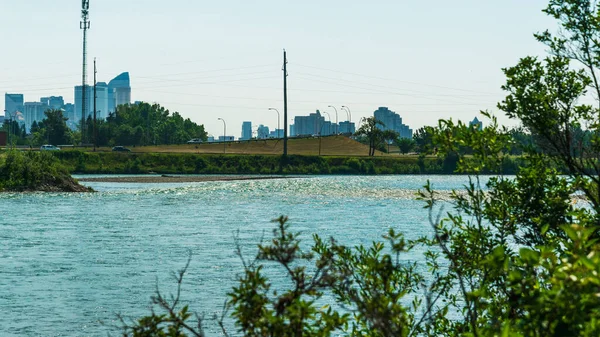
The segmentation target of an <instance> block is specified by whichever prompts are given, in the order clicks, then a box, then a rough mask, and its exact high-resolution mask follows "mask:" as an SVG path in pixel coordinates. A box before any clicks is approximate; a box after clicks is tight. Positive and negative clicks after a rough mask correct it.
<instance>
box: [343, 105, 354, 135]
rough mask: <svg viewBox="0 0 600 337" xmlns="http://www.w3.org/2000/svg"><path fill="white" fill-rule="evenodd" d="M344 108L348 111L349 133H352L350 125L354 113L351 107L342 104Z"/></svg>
mask: <svg viewBox="0 0 600 337" xmlns="http://www.w3.org/2000/svg"><path fill="white" fill-rule="evenodd" d="M342 110H344V111H346V113H347V114H348V133H352V132H351V130H350V126H351V124H352V114H351V113H350V109H349V108H348V107H347V106H345V105H342Z"/></svg>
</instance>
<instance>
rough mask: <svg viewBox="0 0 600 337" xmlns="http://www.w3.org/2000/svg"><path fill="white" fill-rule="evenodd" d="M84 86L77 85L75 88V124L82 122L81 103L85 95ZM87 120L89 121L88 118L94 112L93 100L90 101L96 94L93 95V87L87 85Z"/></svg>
mask: <svg viewBox="0 0 600 337" xmlns="http://www.w3.org/2000/svg"><path fill="white" fill-rule="evenodd" d="M82 88H83V87H82V86H80V85H76V86H75V112H76V113H75V116H74V117H75V119H74V121H75V122H79V121H80V120H81V112H82V111H83V110H82V107H81V102H82V95H83V90H82ZM85 89H86V90H85V97H86V100H85V105H86V107H85V118H86V119H87V116H89V113H90V111H92V110H93V104H94V103H93V101H92V99H90V98H91V97H93V95H94V93H93V87H91V86H89V85H86V86H85Z"/></svg>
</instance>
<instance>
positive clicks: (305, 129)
mask: <svg viewBox="0 0 600 337" xmlns="http://www.w3.org/2000/svg"><path fill="white" fill-rule="evenodd" d="M324 123H325V117H323V116H321V112H320V111H319V110H317V111H316V112H315V113H312V114H310V115H308V116H296V117H294V134H295V135H296V136H312V135H318V134H321V129H324V128H325V127H324ZM330 124H331V123H330Z"/></svg>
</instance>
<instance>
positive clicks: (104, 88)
mask: <svg viewBox="0 0 600 337" xmlns="http://www.w3.org/2000/svg"><path fill="white" fill-rule="evenodd" d="M81 95H82V90H81V86H80V85H78V86H75V111H82V110H81ZM85 97H87V98H86V105H87V106H86V109H85V112H86V115H85V118H86V119H87V118H88V116H91V117H92V118H93V117H94V86H91V85H86V91H85ZM108 112H109V109H108V85H107V84H106V83H104V82H98V83H96V118H103V119H104V118H106V117H108ZM73 117H75V121H78V120H80V119H81V117H80V116H79V115H78V114H75V116H73Z"/></svg>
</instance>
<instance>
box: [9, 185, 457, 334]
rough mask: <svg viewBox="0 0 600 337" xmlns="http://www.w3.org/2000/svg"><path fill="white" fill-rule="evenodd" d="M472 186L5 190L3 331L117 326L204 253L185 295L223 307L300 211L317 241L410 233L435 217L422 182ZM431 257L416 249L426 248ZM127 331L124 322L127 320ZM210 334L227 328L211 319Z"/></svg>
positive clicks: (298, 221) (204, 309) (200, 304)
mask: <svg viewBox="0 0 600 337" xmlns="http://www.w3.org/2000/svg"><path fill="white" fill-rule="evenodd" d="M427 179H429V180H431V182H432V185H433V186H434V188H436V189H437V190H450V189H452V188H461V186H462V184H464V182H465V180H466V178H465V177H464V176H374V177H364V176H360V177H359V176H326V177H302V178H291V179H275V180H247V181H228V182H203V183H182V184H135V183H99V182H94V183H92V182H90V183H86V185H88V186H91V187H93V188H94V189H95V190H96V191H98V192H97V193H88V194H63V193H28V194H0V209H1V213H0V247H1V250H0V336H106V335H107V333H108V332H112V335H118V331H116V330H115V329H113V328H111V326H112V325H115V324H118V323H119V322H118V321H117V319H116V317H117V314H121V315H123V316H125V317H131V318H135V317H140V316H142V315H145V314H148V313H149V308H150V296H151V295H152V294H153V293H154V291H155V290H156V288H157V286H158V287H159V288H160V289H161V291H162V292H163V293H166V294H169V293H173V292H174V291H175V289H176V288H175V282H174V279H173V275H172V274H173V272H175V271H177V270H179V269H181V268H182V267H183V266H184V265H185V263H186V261H187V259H188V256H189V253H190V252H191V254H192V259H191V264H190V267H189V269H188V272H187V275H186V277H185V279H184V284H183V299H184V300H185V302H186V303H189V305H190V309H191V310H193V311H197V312H199V313H204V314H205V315H206V317H207V318H208V317H210V316H212V314H214V313H218V312H219V311H220V310H221V308H222V305H223V302H224V300H225V299H226V293H227V291H229V290H230V289H231V287H232V286H233V285H235V277H236V275H237V274H238V273H239V272H240V271H241V270H242V263H241V261H240V259H239V257H238V256H236V254H235V243H234V238H233V237H234V234H235V233H236V232H237V233H238V234H237V235H239V239H240V243H241V246H242V249H243V252H244V254H245V255H246V256H248V257H251V256H252V255H253V254H255V253H256V244H257V243H259V242H260V240H261V238H262V237H264V238H265V239H269V238H270V235H271V233H272V229H273V228H274V224H273V223H271V222H270V220H271V219H274V218H277V217H278V216H280V215H288V216H289V218H290V223H291V224H292V229H293V230H295V231H301V232H302V233H303V236H302V237H303V238H304V239H305V240H306V242H307V244H308V243H309V242H310V240H311V235H312V234H313V233H318V234H319V235H321V236H322V237H329V236H333V237H335V238H336V239H338V241H340V242H341V243H344V244H346V245H356V244H368V243H370V242H372V241H373V240H379V239H380V238H381V235H383V234H385V233H386V232H387V230H388V229H389V228H390V227H393V228H395V229H396V230H397V231H402V232H403V233H405V235H406V236H407V237H408V238H416V237H418V236H420V235H423V234H427V233H429V231H430V225H429V222H428V219H427V213H426V212H425V211H424V210H423V203H422V202H421V201H418V200H416V199H415V191H416V190H417V189H419V188H421V187H422V186H423V185H424V184H425V182H426V181H427ZM418 258H419V257H415V259H418ZM115 331H116V332H115ZM206 332H207V334H208V335H209V336H213V335H215V336H216V335H219V334H218V329H217V328H216V326H215V324H214V322H212V321H210V320H207V322H206Z"/></svg>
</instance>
